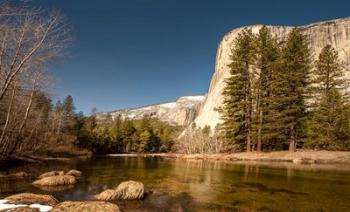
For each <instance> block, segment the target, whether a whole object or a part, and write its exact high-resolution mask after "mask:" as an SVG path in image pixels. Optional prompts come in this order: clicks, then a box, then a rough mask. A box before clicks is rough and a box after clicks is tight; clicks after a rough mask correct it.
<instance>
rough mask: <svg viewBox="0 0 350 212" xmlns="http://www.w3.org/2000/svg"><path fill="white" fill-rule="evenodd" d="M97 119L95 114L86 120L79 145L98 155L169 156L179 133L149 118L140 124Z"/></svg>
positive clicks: (109, 118)
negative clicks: (162, 153)
mask: <svg viewBox="0 0 350 212" xmlns="http://www.w3.org/2000/svg"><path fill="white" fill-rule="evenodd" d="M96 119H97V118H96V114H94V115H92V116H90V117H86V118H85V119H84V121H83V125H82V127H81V129H80V131H79V136H78V140H79V144H78V145H79V147H81V148H87V149H89V150H91V151H92V152H94V153H97V154H104V153H152V152H168V151H170V150H171V149H172V146H173V144H174V138H175V137H176V136H175V135H177V134H178V133H179V132H180V128H179V127H176V126H172V125H169V124H167V123H165V122H162V121H160V120H158V119H155V118H150V117H149V116H144V117H143V118H142V119H140V120H129V119H124V118H122V117H121V116H118V117H115V118H114V119H112V118H111V117H110V116H109V117H107V118H106V119H104V120H103V121H101V120H100V121H97V120H96Z"/></svg>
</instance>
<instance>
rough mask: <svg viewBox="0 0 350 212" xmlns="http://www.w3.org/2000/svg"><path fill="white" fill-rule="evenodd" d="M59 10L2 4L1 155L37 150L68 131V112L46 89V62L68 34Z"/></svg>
mask: <svg viewBox="0 0 350 212" xmlns="http://www.w3.org/2000/svg"><path fill="white" fill-rule="evenodd" d="M69 34H70V29H69V26H68V25H67V23H66V20H65V18H64V17H63V16H62V15H61V14H60V13H58V12H56V11H47V10H42V9H38V8H30V7H26V6H21V5H16V6H13V5H11V4H10V1H5V2H4V3H2V4H1V5H0V155H1V156H0V159H3V158H8V157H9V156H13V155H15V154H22V153H24V152H27V151H35V150H38V149H40V148H42V147H43V146H45V145H47V143H48V142H50V141H51V140H53V138H55V137H56V136H60V135H61V134H62V132H63V131H64V128H65V124H66V123H63V120H64V118H63V117H62V114H61V113H60V112H59V111H56V109H55V108H53V107H52V106H51V102H50V99H49V98H48V95H47V94H46V90H47V88H48V87H49V86H50V84H51V82H52V80H51V79H50V74H49V72H48V70H47V67H48V64H49V63H50V62H52V61H54V60H56V59H57V58H58V57H60V56H61V55H62V53H63V51H64V49H65V48H66V46H67V44H68V43H69V40H70V35H69Z"/></svg>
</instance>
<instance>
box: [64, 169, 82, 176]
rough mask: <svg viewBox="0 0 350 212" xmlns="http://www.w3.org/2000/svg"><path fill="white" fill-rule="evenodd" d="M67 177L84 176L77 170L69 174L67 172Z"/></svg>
mask: <svg viewBox="0 0 350 212" xmlns="http://www.w3.org/2000/svg"><path fill="white" fill-rule="evenodd" d="M66 175H72V176H74V177H80V176H81V175H82V172H81V171H78V170H75V169H72V170H70V171H69V172H67V173H66Z"/></svg>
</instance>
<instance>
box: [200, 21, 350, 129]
mask: <svg viewBox="0 0 350 212" xmlns="http://www.w3.org/2000/svg"><path fill="white" fill-rule="evenodd" d="M261 27H262V25H255V26H248V27H247V28H250V29H252V31H253V32H254V33H258V32H259V29H260V28H261ZM269 28H270V29H271V32H272V33H273V34H274V35H276V36H277V38H278V39H286V38H287V36H288V33H289V32H290V31H291V30H292V29H293V27H285V26H269ZM298 28H300V29H301V30H302V32H303V34H304V35H306V36H307V38H308V39H309V42H310V48H311V51H312V56H313V58H314V59H316V58H317V57H318V55H319V53H320V52H321V49H322V48H323V47H324V46H326V45H328V44H330V45H331V46H332V47H333V48H335V50H336V51H338V53H339V59H340V60H341V61H342V62H343V66H344V67H345V68H347V69H350V17H349V18H344V19H337V20H331V21H325V22H319V23H315V24H310V25H306V26H301V27H298ZM242 29H243V27H242V28H238V29H235V30H233V31H231V32H229V33H228V34H226V35H225V36H224V38H223V39H222V41H221V43H220V45H219V48H218V51H217V55H216V64H215V71H214V74H213V77H212V80H211V83H210V87H209V91H208V94H207V96H206V99H205V100H204V102H203V104H202V105H201V108H200V110H199V113H198V116H197V117H196V119H195V123H196V126H198V127H204V126H205V125H209V126H210V127H212V128H214V127H215V126H216V125H217V124H218V123H219V122H220V114H219V113H218V112H217V111H215V108H217V107H220V106H221V105H222V102H223V96H222V91H223V89H224V87H225V83H224V80H225V79H226V78H227V77H229V69H228V64H229V63H230V54H231V49H232V47H233V43H234V40H235V38H236V37H237V35H238V33H239V32H240V31H241V30H242ZM349 72H350V71H347V73H346V77H350V73H349Z"/></svg>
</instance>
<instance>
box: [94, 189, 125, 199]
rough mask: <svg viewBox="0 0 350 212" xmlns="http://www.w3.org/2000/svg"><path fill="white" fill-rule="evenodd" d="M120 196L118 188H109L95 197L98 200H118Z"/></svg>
mask: <svg viewBox="0 0 350 212" xmlns="http://www.w3.org/2000/svg"><path fill="white" fill-rule="evenodd" d="M118 197H119V194H118V192H117V191H116V190H114V189H107V190H105V191H103V192H101V193H99V194H97V195H95V198H96V199H97V200H104V201H113V200H117V199H118Z"/></svg>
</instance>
